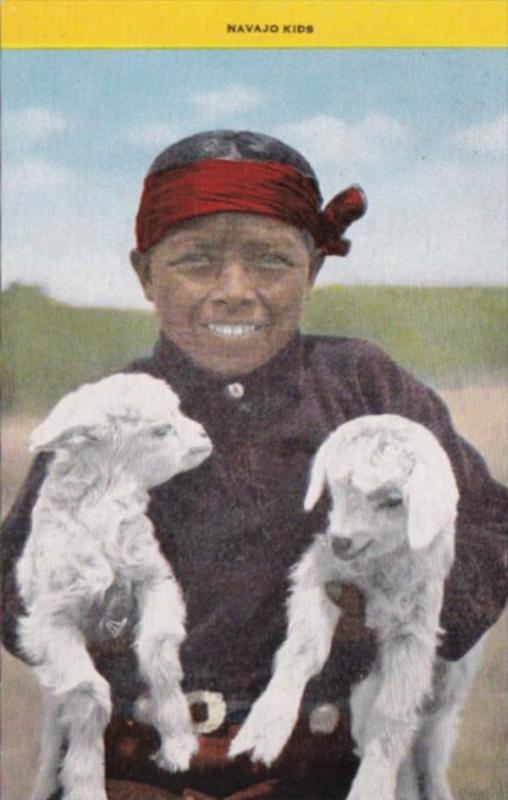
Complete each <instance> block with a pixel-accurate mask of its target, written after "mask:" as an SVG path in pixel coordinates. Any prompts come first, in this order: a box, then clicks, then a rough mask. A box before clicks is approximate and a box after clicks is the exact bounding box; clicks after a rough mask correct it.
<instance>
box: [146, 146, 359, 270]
mask: <svg viewBox="0 0 508 800" xmlns="http://www.w3.org/2000/svg"><path fill="white" fill-rule="evenodd" d="M366 208H367V203H366V199H365V195H364V193H363V191H362V190H361V189H360V188H359V187H357V186H351V187H350V188H349V189H346V190H345V191H343V192H341V193H340V194H338V195H336V196H335V197H334V198H333V199H332V200H331V201H330V202H329V203H328V205H327V206H326V208H325V209H324V210H323V211H321V210H320V199H319V194H318V192H317V189H316V188H315V186H314V184H313V182H312V181H311V180H310V178H306V177H305V176H304V175H302V174H301V173H300V172H298V171H297V170H295V169H293V168H292V167H287V166H285V165H283V164H278V163H275V162H271V161H228V160H225V159H210V160H202V161H195V162H193V163H191V164H186V165H184V166H180V167H172V168H170V169H168V170H164V171H161V172H155V173H152V174H151V175H148V177H147V178H146V179H145V184H144V188H143V193H142V196H141V202H140V206H139V211H138V215H137V218H136V238H137V247H138V250H139V251H140V252H142V253H143V252H146V251H147V250H149V249H150V248H151V247H153V246H154V245H155V244H157V242H159V241H160V240H161V239H162V238H163V237H164V236H165V234H166V233H167V232H168V230H169V229H170V228H171V227H173V226H174V225H177V224H178V223H180V222H183V221H184V220H187V219H192V218H194V217H202V216H205V215H208V214H218V213H223V212H234V213H244V214H259V215H261V216H266V217H272V218H273V219H278V220H280V221H281V222H285V223H287V224H289V225H293V226H294V227H296V228H298V229H299V230H307V231H308V232H309V233H310V234H311V236H312V237H313V239H314V241H315V243H316V245H317V247H319V248H320V249H321V251H322V252H323V253H324V254H325V255H339V256H344V255H346V253H347V252H348V251H349V248H350V243H349V242H348V241H347V239H343V238H342V236H343V233H344V231H345V230H346V228H348V227H349V225H351V223H352V222H354V221H355V220H356V219H358V218H359V217H361V216H362V215H363V214H364V213H365V211H366Z"/></svg>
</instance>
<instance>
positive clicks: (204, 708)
mask: <svg viewBox="0 0 508 800" xmlns="http://www.w3.org/2000/svg"><path fill="white" fill-rule="evenodd" d="M186 698H187V702H188V704H189V708H190V712H191V717H192V727H193V729H194V732H195V733H197V734H201V733H213V732H214V731H216V730H218V729H219V728H220V726H221V725H222V723H223V722H224V720H225V719H226V701H225V700H224V697H223V695H222V694H221V693H220V692H209V691H206V690H198V691H196V692H188V694H187V695H186Z"/></svg>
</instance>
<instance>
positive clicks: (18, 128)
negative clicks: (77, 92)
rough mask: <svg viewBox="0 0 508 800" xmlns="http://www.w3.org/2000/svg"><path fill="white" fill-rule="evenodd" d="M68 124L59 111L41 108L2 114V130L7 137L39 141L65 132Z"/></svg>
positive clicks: (36, 107)
mask: <svg viewBox="0 0 508 800" xmlns="http://www.w3.org/2000/svg"><path fill="white" fill-rule="evenodd" d="M67 128H68V122H67V120H66V118H65V117H64V116H63V114H61V113H60V112H59V111H54V110H53V109H51V108H44V107H43V106H35V107H32V108H24V109H22V110H19V111H13V110H7V111H6V112H5V114H4V130H5V132H6V133H7V135H8V136H13V137H18V136H21V137H24V138H26V139H30V140H41V139H46V138H47V137H49V136H52V135H53V134H55V133H63V131H65V130H67Z"/></svg>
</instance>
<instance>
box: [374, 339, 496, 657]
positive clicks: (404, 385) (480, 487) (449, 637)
mask: <svg viewBox="0 0 508 800" xmlns="http://www.w3.org/2000/svg"><path fill="white" fill-rule="evenodd" d="M359 371H360V375H359V379H360V380H361V382H362V383H363V386H364V391H366V392H367V394H368V395H369V397H370V401H371V403H370V404H371V406H373V407H374V408H373V412H374V413H395V414H401V415H402V416H405V417H407V418H409V419H413V420H414V421H416V422H420V423H421V424H423V425H425V427H427V428H428V429H429V430H431V431H432V432H433V433H434V435H435V436H436V437H437V438H438V440H439V441H440V443H441V444H442V446H443V447H444V449H445V450H446V452H447V454H448V456H449V458H450V461H451V464H452V467H453V470H454V474H455V478H456V480H457V485H458V488H459V492H460V500H459V507H458V518H457V530H456V551H455V560H454V564H453V567H452V570H451V572H450V575H449V577H448V580H447V582H446V586H445V596H444V603H443V609H442V613H441V626H442V628H443V630H444V636H443V638H442V640H441V644H440V647H439V654H440V655H441V656H442V657H443V658H445V659H447V660H451V661H454V660H458V659H459V658H461V657H462V656H463V655H464V654H465V653H466V652H467V651H468V650H469V649H470V648H471V647H473V645H474V644H475V643H476V642H477V641H478V640H479V639H480V638H481V636H482V635H483V634H484V633H485V632H486V631H487V630H488V629H489V628H490V627H491V626H492V625H493V624H494V623H495V622H496V621H497V619H498V618H499V616H500V615H501V613H502V611H503V609H504V607H505V604H506V597H507V594H508V579H507V578H508V576H507V571H508V570H507V568H508V489H507V488H506V487H504V486H503V485H502V484H500V483H498V482H497V481H495V480H494V479H493V478H492V477H491V475H490V474H489V471H488V468H487V466H486V464H485V461H484V460H483V458H482V457H481V456H480V455H479V454H478V453H477V452H476V450H474V449H473V447H471V445H470V444H468V443H467V442H466V441H465V440H464V439H463V438H462V437H461V436H459V435H458V434H457V432H456V431H455V430H454V428H453V425H452V422H451V419H450V415H449V412H448V409H447V408H446V406H445V404H444V403H443V401H442V400H441V399H440V398H439V397H438V395H437V394H436V393H435V392H434V391H432V390H431V389H429V388H428V387H427V386H425V385H424V384H422V383H420V382H419V381H418V380H416V379H415V378H414V377H413V376H411V375H410V374H409V373H408V372H406V371H405V370H403V369H401V368H400V367H398V366H397V365H396V364H395V363H394V362H393V361H392V360H391V359H390V358H389V357H388V356H386V355H385V354H384V353H382V352H381V351H378V350H377V348H372V351H371V352H370V353H369V357H368V358H367V359H366V361H364V362H363V363H362V364H361V365H360V366H359Z"/></svg>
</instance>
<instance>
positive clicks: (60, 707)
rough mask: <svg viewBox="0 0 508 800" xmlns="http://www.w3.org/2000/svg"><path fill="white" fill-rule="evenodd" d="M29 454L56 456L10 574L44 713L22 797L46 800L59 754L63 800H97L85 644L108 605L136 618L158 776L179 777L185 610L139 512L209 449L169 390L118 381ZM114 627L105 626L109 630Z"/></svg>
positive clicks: (59, 412)
mask: <svg viewBox="0 0 508 800" xmlns="http://www.w3.org/2000/svg"><path fill="white" fill-rule="evenodd" d="M31 450H32V451H34V452H38V451H51V452H54V453H55V456H54V458H53V460H52V461H51V463H50V465H49V468H48V474H47V477H46V479H45V481H44V483H43V485H42V488H41V490H40V494H39V497H38V500H37V502H36V505H35V507H34V510H33V515H32V527H31V532H30V536H29V538H28V540H27V543H26V546H25V549H24V552H23V555H22V557H21V559H20V561H19V562H18V569H17V579H18V585H19V589H20V592H21V596H22V598H23V601H24V604H25V607H26V611H27V615H26V616H25V617H22V618H21V620H20V624H19V634H20V641H21V645H22V649H23V651H24V653H25V654H26V656H27V657H28V658H29V659H30V661H31V662H32V663H33V664H34V669H35V673H36V675H37V678H38V679H39V682H40V684H41V687H42V689H43V702H44V720H43V727H42V736H41V756H40V763H39V769H38V773H37V777H36V782H35V788H34V790H33V793H32V796H31V797H32V800H47V798H48V797H49V796H50V795H51V794H52V792H53V791H54V790H55V789H56V788H57V785H58V768H59V766H60V759H61V747H62V744H63V743H64V741H65V742H66V744H67V751H66V755H65V758H64V761H63V766H62V770H61V776H60V777H61V783H62V786H63V790H64V794H63V797H64V800H106V793H105V788H104V743H103V733H104V729H105V726H106V724H107V723H108V721H109V717H110V712H111V701H110V688H109V685H108V683H107V682H106V680H105V679H104V678H103V677H102V676H101V675H100V674H99V673H98V672H97V671H96V669H95V667H94V664H93V661H92V659H91V657H90V655H89V653H88V651H87V647H86V644H87V642H86V635H85V633H86V629H87V624H88V625H89V623H90V617H91V616H93V614H95V615H96V616H97V608H98V607H99V608H100V606H101V604H102V605H103V604H104V599H105V595H106V592H108V595H110V594H111V592H113V593H114V592H118V593H119V594H121V595H122V594H123V595H125V594H126V595H128V596H130V597H131V598H133V600H134V602H135V603H136V605H137V616H138V619H137V627H136V634H135V649H136V653H137V658H138V662H139V668H140V672H141V674H142V676H143V678H144V679H145V680H146V681H147V683H148V686H149V690H150V696H151V702H150V717H151V721H152V722H153V724H154V725H155V726H156V728H157V729H158V731H159V734H160V737H161V747H160V751H159V753H158V755H157V762H158V764H159V766H161V767H163V768H165V769H168V770H171V771H176V770H181V769H186V768H187V767H188V764H189V760H190V757H191V755H192V754H193V753H194V752H195V749H196V739H195V736H194V734H193V732H192V723H191V718H190V713H189V709H188V705H187V703H186V700H185V696H184V695H183V692H182V690H181V688H180V680H181V677H182V671H181V666H180V661H179V652H178V650H179V645H180V643H181V642H182V640H183V638H184V636H185V628H184V625H185V606H184V602H183V598H182V594H181V591H180V588H179V586H178V583H177V581H176V580H175V577H174V575H173V572H172V570H171V567H170V566H169V564H168V563H167V561H166V560H165V559H164V558H163V556H162V554H161V551H160V549H159V545H158V543H157V541H156V539H155V536H154V533H153V528H152V524H151V522H150V520H149V519H148V517H147V516H146V514H145V511H146V508H147V504H148V499H149V497H148V489H150V488H152V487H154V486H157V485H158V484H160V483H163V482H164V481H167V480H169V479H170V478H171V477H173V476H174V475H176V474H177V473H180V472H183V471H185V470H188V469H191V468H193V467H196V466H197V465H198V464H200V463H201V462H202V461H203V460H204V459H205V458H207V456H208V455H209V454H210V452H211V443H210V440H209V439H208V437H207V435H206V433H205V431H204V430H203V428H202V426H201V425H200V424H199V423H197V422H194V421H193V420H191V419H189V418H188V417H186V416H185V415H184V414H183V413H182V412H181V411H180V409H179V400H178V397H177V396H176V394H175V393H174V392H173V391H172V390H171V389H170V388H169V387H168V386H167V384H166V383H164V381H162V380H158V379H156V378H152V377H150V376H149V375H126V374H119V375H113V376H111V377H109V378H105V379H104V380H102V381H99V382H98V383H95V384H88V385H85V386H82V387H81V388H80V389H78V390H77V391H75V392H73V393H71V394H70V395H67V396H66V397H64V398H63V399H62V400H61V401H60V402H59V403H58V404H57V405H56V406H55V408H54V409H53V411H52V412H51V413H50V415H49V416H48V418H47V419H46V420H45V421H44V422H43V423H42V424H41V425H40V426H39V427H38V428H37V429H36V430H35V431H34V433H33V435H32V438H31ZM117 624H118V623H115V621H112V622H111V627H112V629H113V630H114V626H115V625H117ZM106 627H108V622H107V621H106Z"/></svg>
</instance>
